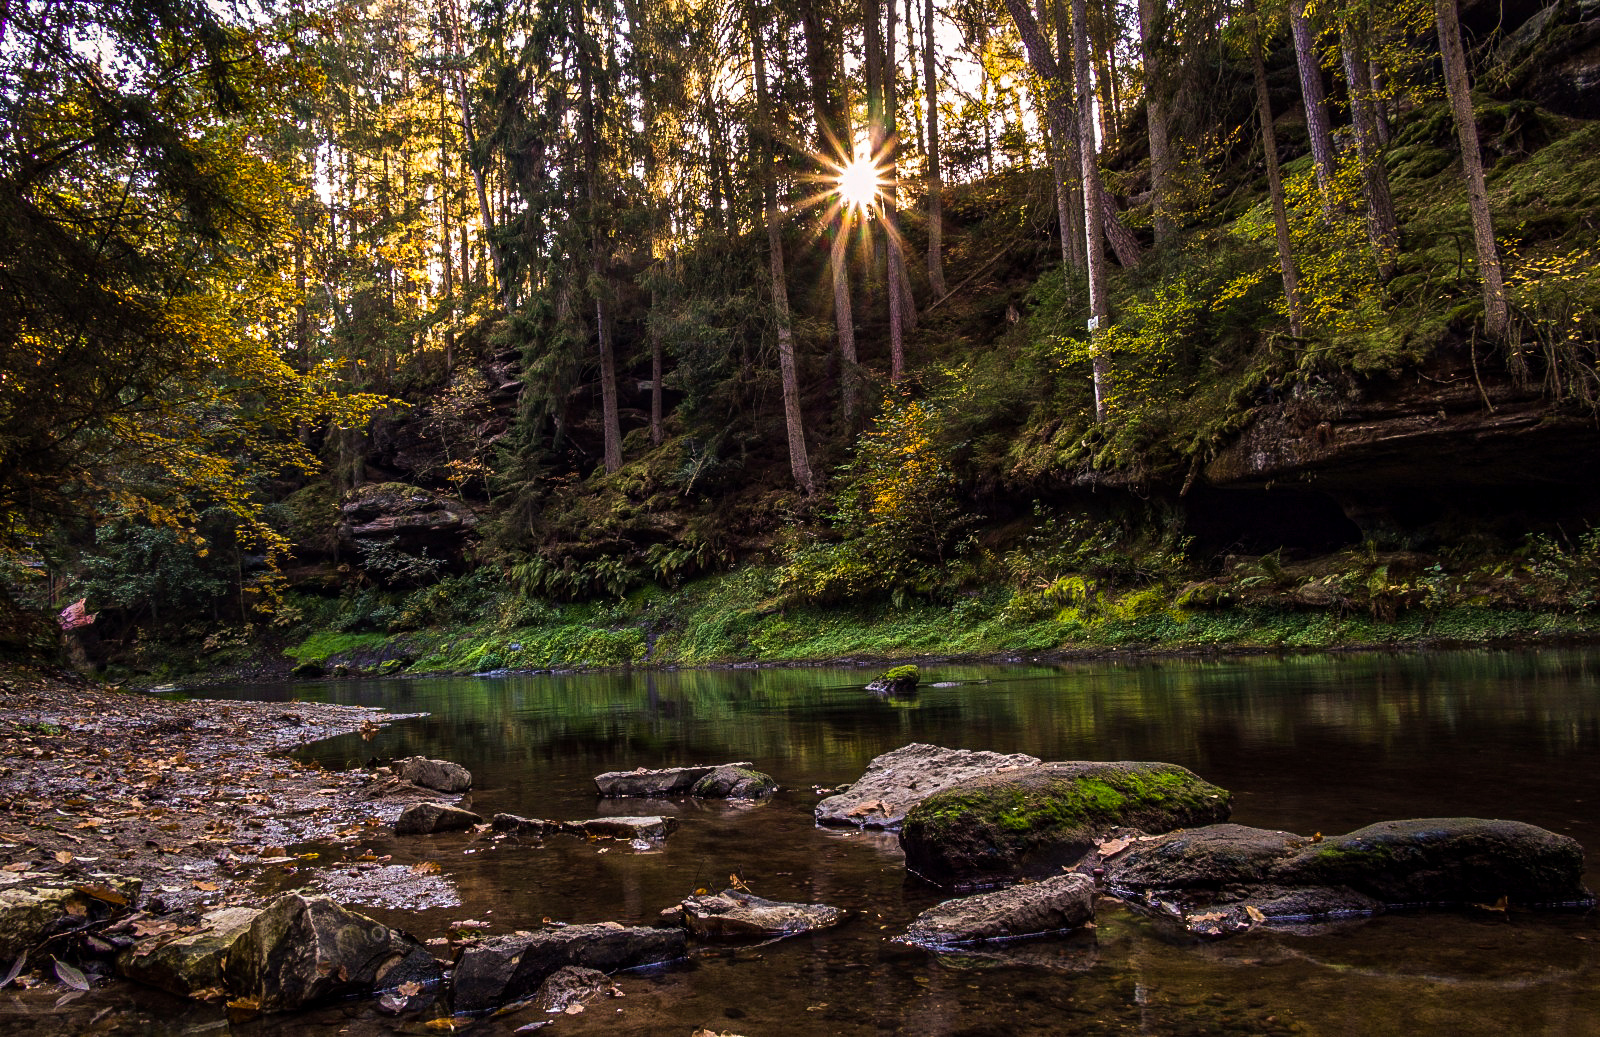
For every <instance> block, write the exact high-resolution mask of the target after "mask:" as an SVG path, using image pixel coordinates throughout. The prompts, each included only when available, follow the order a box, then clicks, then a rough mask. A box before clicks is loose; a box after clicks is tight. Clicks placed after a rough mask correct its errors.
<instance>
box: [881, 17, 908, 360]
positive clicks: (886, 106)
mask: <svg viewBox="0 0 1600 1037" xmlns="http://www.w3.org/2000/svg"><path fill="white" fill-rule="evenodd" d="M887 7H888V24H887V26H886V28H885V31H884V34H883V65H882V67H881V74H882V76H883V80H882V83H883V148H884V155H883V167H884V172H883V179H884V185H883V237H884V244H885V245H886V246H888V251H889V263H888V274H889V381H890V382H892V383H896V384H898V383H899V381H900V379H902V378H904V377H905V373H906V346H905V331H906V325H907V324H908V323H909V321H908V320H907V316H908V315H907V311H908V310H909V311H910V313H911V314H915V313H916V305H915V303H913V304H912V305H910V306H907V305H906V301H907V298H908V297H909V295H910V291H909V289H908V281H907V278H906V256H905V246H904V243H903V242H902V241H901V240H900V213H899V211H898V209H899V204H900V197H899V196H900V191H899V180H900V165H899V154H898V152H899V144H898V143H897V140H896V130H897V129H898V127H897V126H896V118H895V102H896V97H895V92H896V91H895V80H896V79H897V78H898V77H897V76H896V75H895V62H894V44H895V35H894V30H895V26H896V23H897V22H898V21H899V18H898V11H899V8H897V7H896V6H895V2H894V0H888V4H887Z"/></svg>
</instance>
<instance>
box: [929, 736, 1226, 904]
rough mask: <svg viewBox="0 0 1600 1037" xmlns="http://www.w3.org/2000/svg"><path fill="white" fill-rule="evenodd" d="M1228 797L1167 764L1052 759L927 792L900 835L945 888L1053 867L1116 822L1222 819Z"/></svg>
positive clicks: (1175, 824)
mask: <svg viewBox="0 0 1600 1037" xmlns="http://www.w3.org/2000/svg"><path fill="white" fill-rule="evenodd" d="M1230 801H1231V796H1230V794H1229V793H1228V791H1227V790H1226V789H1222V788H1218V787H1217V786H1215V785H1212V784H1211V783H1210V782H1207V781H1205V780H1203V779H1201V778H1200V777H1199V776H1198V775H1196V774H1195V773H1194V772H1192V771H1189V770H1187V769H1185V768H1183V767H1179V766H1177V765H1176V764H1171V763H1128V762H1124V763H1053V764H1045V765H1044V766H1041V767H1037V768H1033V769H1031V770H1026V771H1020V772H1015V773H1005V774H994V775H989V776H986V777H981V778H976V779H973V780H972V781H970V782H966V783H964V784H962V785H960V786H958V787H955V788H951V789H947V790H945V791H943V792H939V793H936V794H935V795H932V796H929V797H928V798H927V799H924V800H923V801H922V802H921V803H919V804H918V805H917V806H915V807H913V808H912V810H911V811H910V813H908V814H907V815H906V820H905V826H904V828H903V829H902V830H901V833H900V845H901V847H902V848H903V849H904V850H905V854H906V867H907V868H909V869H910V870H911V871H913V872H915V873H916V874H918V875H920V876H922V877H923V878H926V879H928V880H930V881H932V882H936V883H938V884H940V885H947V886H968V885H982V884H985V883H992V882H1001V881H1006V880H1009V879H1014V878H1019V877H1024V876H1031V875H1043V874H1047V873H1051V872H1054V871H1056V870H1057V869H1059V868H1060V867H1062V866H1064V865H1071V864H1074V863H1076V862H1077V861H1079V860H1080V859H1082V857H1083V856H1084V854H1086V853H1088V852H1089V850H1091V849H1092V848H1093V847H1094V845H1095V842H1096V839H1097V837H1098V836H1099V835H1100V834H1102V833H1104V832H1106V831H1108V830H1110V829H1112V828H1116V827H1119V826H1125V827H1131V828H1138V829H1141V830H1143V831H1146V832H1168V831H1171V830H1172V829H1174V828H1183V827H1190V826H1194V825H1204V824H1212V823H1215V822H1219V821H1226V820H1227V819H1228V814H1229V811H1230Z"/></svg>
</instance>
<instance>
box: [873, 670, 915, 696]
mask: <svg viewBox="0 0 1600 1037" xmlns="http://www.w3.org/2000/svg"><path fill="white" fill-rule="evenodd" d="M921 679H922V675H921V673H919V672H918V671H917V668H916V667H915V666H911V665H906V666H895V667H892V668H890V669H888V670H885V671H884V673H883V675H882V676H880V677H878V678H876V679H875V680H873V681H872V683H870V684H868V685H867V690H868V691H870V692H872V693H873V694H875V695H910V694H911V693H912V692H914V691H916V690H917V682H918V681H919V680H921Z"/></svg>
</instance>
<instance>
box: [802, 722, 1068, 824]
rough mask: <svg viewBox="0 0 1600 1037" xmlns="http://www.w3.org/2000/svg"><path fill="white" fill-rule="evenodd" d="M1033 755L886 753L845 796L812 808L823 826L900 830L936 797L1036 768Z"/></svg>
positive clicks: (933, 750)
mask: <svg viewBox="0 0 1600 1037" xmlns="http://www.w3.org/2000/svg"><path fill="white" fill-rule="evenodd" d="M1039 764H1040V761H1039V758H1038V757H1037V756H1028V755H1026V754H1024V753H1013V754H1011V755H1009V756H1002V755H1001V754H999V753H991V752H985V751H973V750H970V749H944V748H941V747H939V746H937V745H926V744H923V743H920V742H918V743H913V744H911V745H906V746H901V747H900V748H899V749H896V750H894V751H893V752H887V753H884V754H883V755H882V756H879V757H877V758H876V759H874V760H873V761H872V762H871V763H869V764H867V769H866V772H865V773H863V774H862V775H861V777H860V778H858V779H857V780H856V782H855V783H854V784H853V785H851V786H850V787H849V788H848V789H846V790H845V791H843V792H841V793H839V794H838V795H835V796H829V797H828V798H827V799H824V800H823V801H822V802H820V803H818V804H817V806H816V812H815V813H816V819H817V823H818V824H822V825H854V826H857V827H862V828H889V829H894V828H899V827H900V825H901V823H902V822H903V821H904V820H905V816H906V812H907V811H909V810H910V809H911V808H912V807H914V806H916V805H917V804H918V803H920V802H922V801H923V800H924V799H926V798H928V797H929V796H931V795H933V794H934V793H936V792H941V791H943V790H945V789H948V788H950V787H952V786H955V785H960V784H961V783H963V782H966V781H970V780H972V779H973V778H977V777H981V776H984V775H989V774H995V773H1001V772H1008V771H1016V770H1024V769H1027V768H1032V767H1037V766H1039Z"/></svg>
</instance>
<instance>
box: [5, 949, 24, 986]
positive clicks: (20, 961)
mask: <svg viewBox="0 0 1600 1037" xmlns="http://www.w3.org/2000/svg"><path fill="white" fill-rule="evenodd" d="M27 961H28V954H27V952H26V951H24V952H23V953H21V954H19V955H17V960H16V961H14V962H12V963H11V967H10V968H9V969H7V970H6V974H5V978H4V979H0V990H4V989H5V988H6V987H9V986H10V985H11V981H12V980H14V979H16V978H17V977H18V976H20V975H22V966H23V965H24V964H26V963H27Z"/></svg>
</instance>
